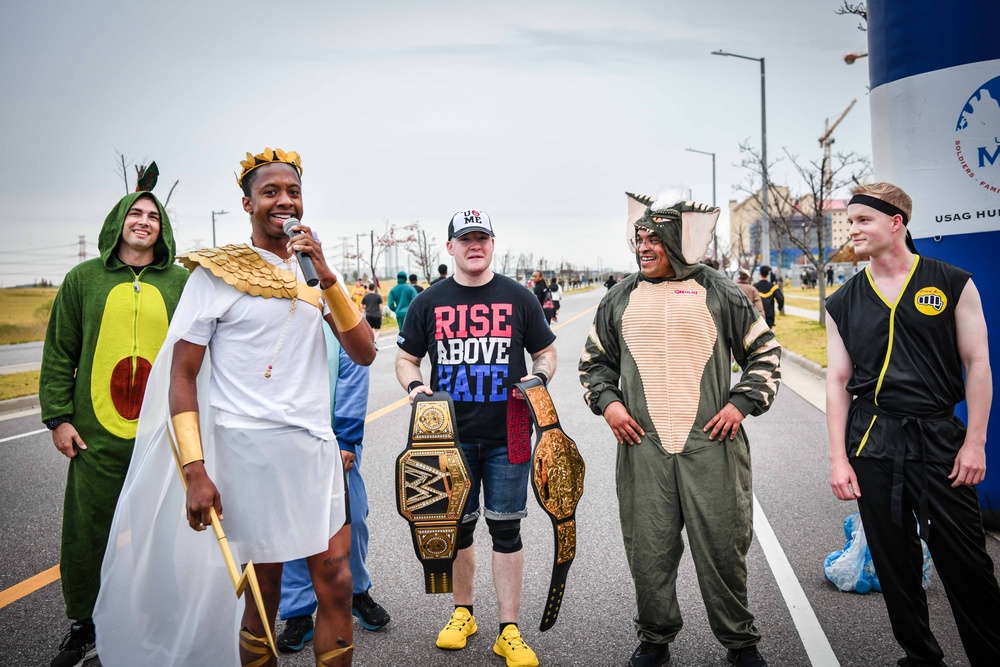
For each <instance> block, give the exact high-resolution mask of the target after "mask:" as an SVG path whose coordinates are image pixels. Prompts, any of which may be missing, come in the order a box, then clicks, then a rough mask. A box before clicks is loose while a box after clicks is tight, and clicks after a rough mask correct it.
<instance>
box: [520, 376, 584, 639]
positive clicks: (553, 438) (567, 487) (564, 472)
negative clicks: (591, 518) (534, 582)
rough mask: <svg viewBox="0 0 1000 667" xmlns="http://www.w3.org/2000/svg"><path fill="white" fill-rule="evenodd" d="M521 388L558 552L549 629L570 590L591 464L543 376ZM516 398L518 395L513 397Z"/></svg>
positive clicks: (535, 470)
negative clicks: (564, 423) (578, 514)
mask: <svg viewBox="0 0 1000 667" xmlns="http://www.w3.org/2000/svg"><path fill="white" fill-rule="evenodd" d="M514 386H515V387H517V388H518V389H519V390H520V391H521V393H522V394H524V398H525V399H526V400H527V402H528V407H529V408H530V410H531V419H532V422H534V424H535V434H536V436H537V440H536V442H535V454H534V456H532V461H531V488H532V490H533V491H534V492H535V498H536V499H537V500H538V504H539V505H541V506H542V509H543V510H545V512H546V513H547V514H548V515H549V518H550V519H552V530H553V532H554V533H555V541H556V553H555V559H554V561H553V563H552V580H551V582H550V583H549V595H548V599H547V600H546V601H545V611H544V612H543V614H542V624H541V625H540V626H539V627H538V629H539V630H540V631H542V632H545V631H546V630H548V629H549V628H551V627H552V626H553V625H555V624H556V619H557V618H559V607H560V606H561V605H562V598H563V593H564V592H565V590H566V576H567V575H568V574H569V567H570V565H572V564H573V558H574V557H575V556H576V506H577V503H579V502H580V496H582V495H583V476H584V473H585V472H586V469H587V468H586V466H585V465H584V463H583V458H582V457H581V456H580V452H578V451H577V449H576V443H575V442H573V440H572V439H571V438H570V437H569V436H568V435H566V434H565V433H564V432H563V430H562V426H560V425H559V415H557V414H556V408H555V405H553V404H552V397H551V396H549V390H548V389H546V388H545V384H544V383H543V382H542V380H541V379H540V378H537V377H536V378H532V379H530V380H526V381H524V382H518V383H517V384H515V385H514ZM512 400H516V399H512Z"/></svg>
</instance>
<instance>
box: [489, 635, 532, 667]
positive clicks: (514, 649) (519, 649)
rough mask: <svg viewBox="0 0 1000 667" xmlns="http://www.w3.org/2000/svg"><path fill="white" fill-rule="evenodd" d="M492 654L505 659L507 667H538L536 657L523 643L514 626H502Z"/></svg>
mask: <svg viewBox="0 0 1000 667" xmlns="http://www.w3.org/2000/svg"><path fill="white" fill-rule="evenodd" d="M493 652H494V653H496V654H497V655H502V656H503V657H504V658H506V659H507V667H538V656H537V655H535V652H534V651H532V650H531V649H530V648H528V645H527V644H525V643H524V639H523V638H522V637H521V632H520V631H519V630H518V629H517V626H516V625H506V626H504V629H503V633H502V634H501V635H500V636H499V637H497V641H496V643H495V644H493Z"/></svg>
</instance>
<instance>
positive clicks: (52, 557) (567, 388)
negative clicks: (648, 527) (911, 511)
mask: <svg viewBox="0 0 1000 667" xmlns="http://www.w3.org/2000/svg"><path fill="white" fill-rule="evenodd" d="M603 293H604V290H603V289H600V290H597V291H594V292H590V293H583V294H577V295H569V296H567V297H565V298H564V299H563V305H562V311H561V314H562V317H561V320H562V321H561V322H560V323H559V324H557V325H555V326H556V327H558V329H557V331H556V333H557V335H558V337H559V338H558V341H557V346H558V350H559V354H560V362H559V370H558V372H557V374H556V377H555V378H554V381H553V382H552V384H551V391H552V395H553V399H554V401H555V404H556V407H557V408H558V410H559V413H560V417H561V421H562V424H563V426H564V428H565V430H566V432H567V433H568V434H569V435H570V436H571V437H572V438H573V439H574V440H575V441H576V443H577V445H578V447H579V449H580V452H581V454H582V455H583V457H584V459H585V460H586V463H587V478H586V485H585V493H584V495H583V498H582V500H581V502H580V506H579V508H578V510H577V521H578V531H579V532H578V534H579V539H578V549H577V557H576V560H575V562H574V564H573V567H572V570H571V571H570V574H569V581H568V585H567V592H566V596H565V599H564V602H563V606H562V611H561V614H560V617H559V621H558V623H557V624H556V625H555V627H554V628H552V629H551V630H549V631H548V632H546V633H540V632H538V630H537V627H538V623H539V621H540V619H541V613H542V606H543V601H544V597H545V594H546V589H547V586H548V581H549V574H550V567H551V562H552V549H553V543H552V532H551V531H552V529H551V524H550V523H549V520H548V518H547V517H546V516H545V514H544V513H543V512H542V511H541V509H540V508H538V507H537V506H536V505H535V504H534V500H533V498H531V496H530V494H529V516H528V518H527V519H526V520H525V521H524V522H523V535H524V543H525V562H526V566H525V577H524V587H523V598H522V603H521V610H522V611H521V627H522V631H523V633H524V635H525V637H526V639H527V641H528V642H529V644H530V645H531V646H532V648H534V650H535V651H536V652H537V653H538V655H539V658H540V659H541V663H542V665H546V666H556V665H561V666H570V665H573V666H577V665H597V666H604V665H624V664H626V663H627V661H628V656H629V655H630V654H631V652H632V650H633V648H634V647H635V645H636V639H635V634H634V630H633V627H632V622H631V618H632V614H633V613H634V594H633V590H632V586H631V579H630V577H629V573H628V569H627V567H626V562H625V556H624V552H623V548H622V543H621V533H620V531H619V528H618V516H617V504H616V500H615V489H614V453H615V447H616V445H615V443H614V440H613V439H612V437H611V436H610V433H609V431H608V429H607V427H606V426H605V424H604V421H603V420H602V419H600V418H599V417H596V416H594V415H593V414H591V413H590V411H589V410H588V409H587V408H586V406H585V405H584V403H583V400H582V398H581V396H582V389H581V387H580V385H579V382H578V381H577V373H576V362H577V359H578V357H579V353H580V350H581V349H582V347H583V342H584V340H585V338H586V336H587V333H588V331H589V328H590V323H591V320H592V317H593V310H592V309H593V307H595V306H596V304H597V302H598V300H599V299H600V297H601V296H602V295H603ZM779 337H780V332H779ZM394 355H395V348H394V347H393V346H392V343H391V341H388V340H384V341H383V349H382V351H381V352H380V353H379V356H378V359H377V360H376V361H375V363H374V365H373V369H372V383H371V396H370V399H369V413H370V414H372V413H375V412H376V411H379V410H381V409H383V408H386V407H387V406H391V405H393V404H394V403H396V402H398V401H399V400H400V399H401V398H402V397H403V391H402V390H401V389H400V387H399V385H398V384H397V383H396V381H395V377H394V372H393V359H394ZM425 374H426V366H425ZM786 375H787V378H788V382H787V384H786V385H785V386H783V387H782V389H781V391H780V392H779V395H778V399H777V401H776V402H775V405H774V407H773V409H772V410H771V411H770V412H769V413H768V414H767V415H765V416H763V417H760V418H756V419H749V420H747V421H746V422H745V424H746V427H747V430H748V431H749V433H750V438H751V449H752V456H753V468H754V493H755V495H756V498H757V499H758V501H759V505H758V507H757V511H756V512H755V528H756V537H755V539H754V543H753V546H752V547H751V550H750V554H749V559H748V560H749V563H748V566H749V592H750V603H751V607H752V609H753V610H754V612H755V613H756V615H757V621H758V625H759V627H760V630H761V632H762V633H763V639H762V641H761V643H760V650H761V652H762V653H763V654H764V656H765V657H766V658H767V659H768V660H769V662H770V664H771V665H791V666H795V667H797V666H805V665H810V664H812V665H823V666H824V667H827V666H832V665H845V666H846V665H855V666H867V665H873V666H874V665H895V663H896V660H897V659H898V658H899V657H901V656H902V653H901V651H900V650H899V649H898V647H897V646H896V644H895V642H894V641H893V639H892V635H891V632H890V629H889V625H888V620H887V618H886V615H885V609H884V606H883V603H882V599H881V596H880V595H878V594H869V595H855V594H848V593H841V592H839V591H837V590H836V589H835V588H833V587H832V586H831V585H829V584H828V583H826V582H825V580H824V579H823V576H822V563H823V559H824V557H825V556H826V555H827V553H829V552H830V551H833V550H835V549H840V548H842V547H843V543H844V537H843V529H842V522H843V520H844V517H845V516H846V515H847V514H849V513H850V512H852V511H855V508H854V505H853V504H847V503H842V502H840V501H838V500H836V499H835V498H834V497H833V495H832V494H831V493H830V490H829V485H828V482H827V456H826V435H825V433H826V431H825V425H824V417H823V413H822V411H821V410H820V409H819V408H817V407H816V405H815V404H816V403H818V404H820V405H822V402H821V395H822V386H821V384H818V382H819V381H818V380H817V379H816V378H813V377H811V376H809V375H808V374H806V373H803V372H802V371H801V370H797V369H794V368H792V367H788V369H787V374H786ZM793 389H794V390H793ZM800 394H801V395H800ZM803 396H806V397H807V398H809V397H811V398H812V401H813V402H812V403H811V402H809V401H808V400H806V398H803ZM817 396H819V397H820V398H817ZM408 418H409V411H408V409H406V408H404V407H397V408H395V409H392V410H390V411H388V412H385V413H383V414H382V415H381V416H378V417H377V418H375V419H373V420H372V421H370V423H369V425H368V427H367V433H366V437H365V443H366V445H365V450H364V474H365V477H366V480H367V484H368V492H369V497H370V499H371V516H370V519H369V520H370V524H371V533H372V536H371V545H370V546H371V551H370V553H369V567H370V569H371V570H372V573H373V578H374V581H375V584H374V588H373V589H372V594H373V596H374V597H375V599H376V600H378V601H379V602H380V603H382V604H383V605H384V606H385V607H386V609H388V610H389V612H390V613H391V614H392V622H391V623H390V624H389V625H388V626H387V627H386V628H384V629H383V630H381V631H379V632H375V633H372V632H367V631H365V630H363V629H361V627H360V626H359V625H357V624H355V644H356V646H357V651H356V654H355V659H354V662H355V664H356V665H362V666H376V665H377V666H395V665H402V664H411V665H412V664H426V665H439V666H441V667H450V666H454V667H458V666H465V665H495V666H498V667H499V666H501V665H503V661H502V660H501V659H500V658H499V657H497V656H495V655H494V654H493V651H492V643H493V638H494V637H495V632H496V630H495V628H496V623H497V616H496V606H495V598H494V594H493V590H492V583H491V579H490V576H489V557H490V551H489V544H490V540H489V534H488V533H487V532H486V528H485V526H484V525H480V527H479V531H478V533H477V542H476V544H477V554H478V556H479V562H480V567H479V570H478V571H477V580H476V587H477V588H476V590H477V595H476V618H477V622H478V624H479V627H480V631H479V633H478V634H477V635H475V636H473V637H472V638H470V640H469V645H468V647H467V648H466V649H464V650H462V651H457V652H445V651H441V650H439V649H437V648H435V647H434V638H435V636H436V634H437V632H438V630H439V629H440V628H441V627H442V626H443V624H444V623H445V621H446V620H447V618H448V616H449V615H450V613H451V600H450V596H429V595H425V594H424V592H423V583H422V572H421V568H420V566H419V564H418V562H417V560H416V558H415V556H414V554H413V548H412V546H411V542H410V535H409V530H408V528H407V526H406V523H405V522H404V521H403V519H401V518H400V517H399V516H398V514H397V513H396V509H395V494H394V490H393V476H394V472H395V471H394V467H395V466H394V462H395V458H396V456H397V455H398V454H399V452H400V450H401V449H402V446H403V438H404V433H405V430H406V427H407V422H408ZM0 419H2V417H0ZM40 427H41V425H40V424H39V422H38V416H37V414H35V415H28V416H19V417H15V418H10V419H6V420H4V421H0V479H2V480H3V483H2V484H0V535H2V538H0V666H5V665H10V666H17V667H23V666H34V665H48V662H49V660H50V659H51V658H52V657H53V655H54V654H55V651H56V648H57V647H58V645H59V642H60V640H61V639H62V636H63V634H64V633H65V632H66V630H67V629H68V622H67V621H66V620H65V618H64V611H63V605H62V596H61V591H60V588H59V584H58V582H55V583H51V584H48V585H45V586H43V587H41V588H39V589H38V590H35V591H34V592H31V593H29V594H27V595H25V596H23V597H20V598H19V599H16V600H14V601H9V600H5V599H4V598H5V597H7V598H9V597H12V592H11V590H10V589H11V587H13V586H15V585H17V584H19V583H21V582H23V581H24V580H26V579H28V578H29V577H32V576H33V575H37V574H39V573H41V572H44V571H46V570H49V569H50V568H52V567H53V566H54V565H56V564H57V563H58V558H59V526H60V521H61V515H62V510H61V508H62V496H63V485H64V481H65V474H66V467H67V461H66V459H64V458H62V457H61V456H59V455H58V454H57V453H56V452H55V450H54V448H53V447H52V444H51V440H50V437H49V435H48V434H47V433H40V434H35V435H22V434H26V433H30V432H32V431H35V430H37V429H39V428H40ZM772 533H773V538H774V539H773V540H772V539H771V538H770V537H769V536H770V535H772ZM989 550H990V553H991V555H992V556H993V558H994V560H996V559H997V558H998V557H1000V543H997V542H994V541H993V540H990V545H989ZM678 595H679V598H680V605H681V609H682V611H683V613H684V618H685V627H684V630H683V631H682V632H681V634H680V635H679V636H678V637H677V640H676V642H675V643H674V644H673V645H672V655H673V659H672V661H671V664H672V665H697V666H712V665H719V666H722V665H726V664H727V663H726V661H725V651H724V650H723V649H722V648H721V646H719V644H718V643H717V642H716V641H715V639H714V637H713V636H712V633H711V631H710V630H709V627H708V622H707V620H706V617H705V614H704V609H703V605H702V601H701V595H700V592H699V589H698V586H697V581H696V578H695V572H694V566H693V563H692V561H691V559H690V557H689V556H687V555H685V560H684V562H683V563H682V567H681V572H680V575H679V579H678ZM928 596H929V600H930V606H931V610H932V624H933V627H934V629H935V633H936V635H937V637H938V639H939V641H940V642H941V644H942V646H943V647H944V649H945V654H946V660H947V661H948V664H949V665H952V666H955V665H967V664H968V662H967V661H966V660H965V656H964V654H963V652H962V649H961V644H960V642H959V639H958V635H957V631H956V630H955V626H954V623H953V621H952V620H951V617H950V612H949V607H948V604H947V600H946V598H945V595H944V591H943V588H942V586H941V584H940V581H939V580H938V579H937V578H935V579H934V580H933V582H932V584H931V587H930V589H929V591H928ZM13 597H17V596H13ZM148 604H157V601H156V600H149V601H148ZM99 664H100V662H99V660H92V661H90V662H88V663H87V667H97V666H98V665H99ZM280 664H281V665H288V666H291V665H296V666H302V667H306V666H309V667H311V666H312V665H313V664H314V662H313V658H312V654H311V650H306V651H303V652H302V653H300V654H297V655H292V656H282V659H281V662H280Z"/></svg>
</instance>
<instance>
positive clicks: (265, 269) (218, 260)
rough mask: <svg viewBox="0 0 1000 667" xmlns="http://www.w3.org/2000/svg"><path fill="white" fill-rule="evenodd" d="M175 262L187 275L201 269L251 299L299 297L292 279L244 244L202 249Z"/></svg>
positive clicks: (289, 274)
mask: <svg viewBox="0 0 1000 667" xmlns="http://www.w3.org/2000/svg"><path fill="white" fill-rule="evenodd" d="M177 261H179V262H180V263H181V264H182V265H183V266H184V268H186V269H187V270H189V271H194V269H195V267H196V266H203V267H205V268H206V269H208V270H209V271H211V272H212V273H213V274H214V275H215V276H217V277H219V278H222V280H224V281H226V284H228V285H232V286H233V287H235V288H236V289H238V290H239V291H241V292H244V293H246V294H249V295H250V296H262V297H264V298H270V297H274V298H277V299H294V298H296V297H297V296H298V285H297V283H296V281H295V276H294V275H292V273H291V272H289V271H285V270H283V269H279V268H278V267H276V266H274V265H272V264H271V263H269V262H267V261H265V260H264V258H263V257H261V256H260V255H258V254H257V251H256V250H254V249H253V248H251V247H250V246H248V245H246V244H245V243H239V244H230V245H225V246H221V247H219V248H202V249H201V250H195V251H193V252H189V253H186V254H184V255H178V256H177Z"/></svg>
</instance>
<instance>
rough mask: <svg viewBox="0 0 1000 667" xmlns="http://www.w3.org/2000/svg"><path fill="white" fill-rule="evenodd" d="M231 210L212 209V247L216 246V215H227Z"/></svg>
mask: <svg viewBox="0 0 1000 667" xmlns="http://www.w3.org/2000/svg"><path fill="white" fill-rule="evenodd" d="M227 213H229V211H212V247H213V248H214V247H215V216H217V215H226V214H227Z"/></svg>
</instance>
